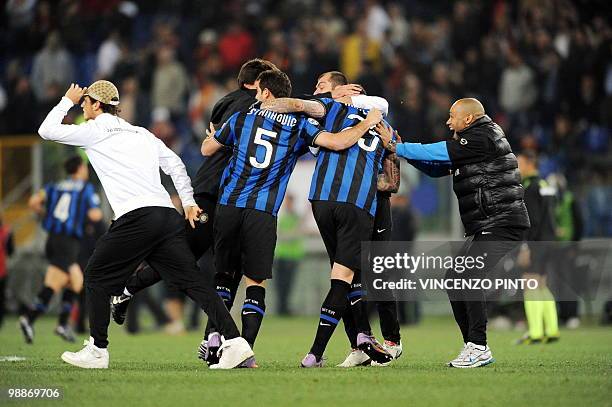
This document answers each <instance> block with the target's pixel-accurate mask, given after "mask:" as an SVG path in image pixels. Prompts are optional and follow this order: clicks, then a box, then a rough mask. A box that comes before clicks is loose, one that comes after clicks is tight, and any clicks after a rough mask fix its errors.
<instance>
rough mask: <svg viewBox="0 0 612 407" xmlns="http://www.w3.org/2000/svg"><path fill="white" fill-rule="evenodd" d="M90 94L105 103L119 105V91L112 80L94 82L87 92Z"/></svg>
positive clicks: (86, 93)
mask: <svg viewBox="0 0 612 407" xmlns="http://www.w3.org/2000/svg"><path fill="white" fill-rule="evenodd" d="M85 96H89V97H90V98H92V99H95V100H97V101H98V102H101V103H104V104H105V105H112V106H117V105H118V104H119V91H118V90H117V87H116V86H115V85H113V84H112V82H109V81H105V80H99V81H95V82H94V83H92V84H91V85H90V86H89V87H88V88H87V91H86V92H85Z"/></svg>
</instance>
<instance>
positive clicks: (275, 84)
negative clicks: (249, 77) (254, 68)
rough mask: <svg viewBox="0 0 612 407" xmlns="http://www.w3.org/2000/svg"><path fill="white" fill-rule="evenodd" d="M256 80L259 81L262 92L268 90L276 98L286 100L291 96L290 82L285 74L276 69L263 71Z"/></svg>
mask: <svg viewBox="0 0 612 407" xmlns="http://www.w3.org/2000/svg"><path fill="white" fill-rule="evenodd" d="M256 80H258V81H259V87H260V88H261V90H262V91H263V90H264V89H268V90H269V91H270V93H272V94H273V95H274V97H276V98H286V97H289V96H290V95H291V80H290V79H289V77H288V76H287V74H286V73H284V72H282V71H279V70H278V69H275V70H268V71H264V72H262V73H260V74H259V76H258V77H257V79H256Z"/></svg>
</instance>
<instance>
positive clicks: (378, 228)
mask: <svg viewBox="0 0 612 407" xmlns="http://www.w3.org/2000/svg"><path fill="white" fill-rule="evenodd" d="M389 198H390V196H389V194H388V193H385V194H380V193H379V194H378V195H377V196H376V215H375V216H374V229H373V230H372V241H374V242H388V241H389V240H391V232H392V231H393V220H392V219H391V202H390V200H389Z"/></svg>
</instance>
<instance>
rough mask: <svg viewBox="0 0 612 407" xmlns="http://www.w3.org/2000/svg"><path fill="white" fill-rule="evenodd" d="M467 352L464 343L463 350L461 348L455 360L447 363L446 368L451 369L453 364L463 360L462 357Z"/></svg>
mask: <svg viewBox="0 0 612 407" xmlns="http://www.w3.org/2000/svg"><path fill="white" fill-rule="evenodd" d="M467 351H468V349H467V343H464V344H463V348H461V352H459V355H457V357H456V358H455V359H453V360H451V361H450V362H447V363H446V366H448V367H453V362H458V361H459V360H461V359H463V357H464V356H465V354H466V352H467Z"/></svg>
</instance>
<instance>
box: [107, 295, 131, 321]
mask: <svg viewBox="0 0 612 407" xmlns="http://www.w3.org/2000/svg"><path fill="white" fill-rule="evenodd" d="M131 299H132V296H131V295H125V294H121V295H113V296H112V297H111V314H112V315H113V321H115V322H116V323H117V324H118V325H123V323H124V322H125V315H126V314H127V309H128V305H129V304H130V300H131Z"/></svg>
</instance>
